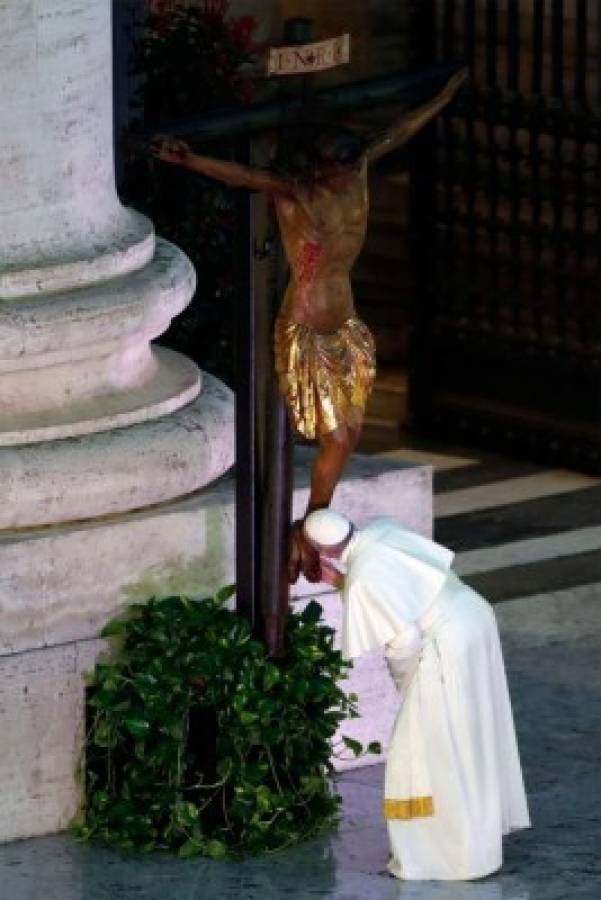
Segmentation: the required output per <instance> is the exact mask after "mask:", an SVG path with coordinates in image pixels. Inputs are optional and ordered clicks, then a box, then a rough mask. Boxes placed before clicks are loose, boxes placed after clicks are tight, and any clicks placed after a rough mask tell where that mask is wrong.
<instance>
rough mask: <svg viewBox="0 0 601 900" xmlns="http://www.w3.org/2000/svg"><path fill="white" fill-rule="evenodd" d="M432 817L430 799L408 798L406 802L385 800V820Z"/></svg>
mask: <svg viewBox="0 0 601 900" xmlns="http://www.w3.org/2000/svg"><path fill="white" fill-rule="evenodd" d="M433 815H434V801H433V800H432V797H410V798H409V799H408V800H385V801H384V818H385V819H418V818H422V817H425V816H433Z"/></svg>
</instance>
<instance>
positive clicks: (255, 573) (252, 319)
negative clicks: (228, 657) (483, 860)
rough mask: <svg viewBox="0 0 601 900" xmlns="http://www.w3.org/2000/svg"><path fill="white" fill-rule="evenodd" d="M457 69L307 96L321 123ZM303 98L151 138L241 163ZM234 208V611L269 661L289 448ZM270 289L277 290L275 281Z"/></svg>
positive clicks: (282, 599) (249, 255) (280, 617)
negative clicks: (213, 151) (232, 150)
mask: <svg viewBox="0 0 601 900" xmlns="http://www.w3.org/2000/svg"><path fill="white" fill-rule="evenodd" d="M458 69H459V66H454V65H444V66H436V67H432V68H430V69H428V70H427V71H421V72H414V73H411V74H408V73H406V72H398V73H396V74H393V75H386V76H381V77H377V78H370V79H366V80H362V81H357V82H354V83H352V84H344V85H339V86H336V87H329V88H325V89H321V90H311V92H310V93H311V103H312V105H315V106H316V107H318V108H319V112H320V115H321V116H322V117H323V115H324V114H331V115H332V116H334V115H335V114H340V113H345V112H350V111H352V112H358V111H360V110H362V109H366V108H369V109H370V110H371V109H373V108H374V107H376V106H384V105H400V104H403V103H405V104H412V103H419V102H423V101H424V100H426V99H427V98H429V97H430V96H432V95H433V94H435V93H436V92H437V91H438V90H439V89H440V88H441V87H442V86H443V84H444V83H445V82H446V81H447V80H448V78H449V77H450V76H451V75H452V74H453V73H454V72H455V71H457V70H458ZM308 93H309V92H308V91H307V90H306V89H303V90H301V91H300V92H297V93H296V95H295V94H293V95H292V96H283V97H279V98H278V99H276V100H271V101H269V102H266V103H261V104H256V105H254V106H247V107H240V108H235V109H224V110H219V111H217V112H214V113H211V114H209V115H207V116H205V117H203V118H202V119H192V120H186V121H176V122H165V123H163V124H162V125H161V128H160V131H161V132H168V133H170V134H172V135H174V136H176V137H179V138H185V139H187V140H191V141H192V142H193V143H195V144H200V143H209V142H211V141H213V140H216V139H224V138H227V139H230V140H232V142H233V143H234V144H235V147H236V152H237V155H238V157H239V158H241V160H242V161H246V162H248V161H250V160H251V158H252V148H253V141H254V138H255V137H257V136H258V135H260V134H261V133H264V132H266V131H273V130H276V131H277V129H278V128H281V127H282V126H283V125H284V124H288V125H290V124H291V123H294V122H295V121H299V120H300V119H303V118H305V119H306V118H307V94H308ZM148 137H150V135H149V136H148ZM139 143H140V149H141V150H142V152H145V150H146V149H147V148H148V144H147V142H146V141H145V138H144V136H143V135H141V136H140V142H139ZM240 208H241V221H242V223H243V227H241V228H240V231H239V234H240V240H239V245H238V258H239V264H240V273H239V274H240V286H241V293H242V294H243V296H242V300H241V303H240V308H239V310H238V312H237V323H236V333H237V339H236V358H237V367H236V368H237V397H236V580H237V609H238V612H239V613H240V614H241V615H244V616H245V617H246V618H247V619H249V621H250V622H251V623H252V625H253V629H254V631H255V634H256V635H257V636H259V637H261V638H262V639H264V640H266V642H267V645H268V647H269V650H270V652H272V653H274V654H277V653H279V652H280V651H281V647H282V635H283V626H284V622H285V616H286V613H287V607H288V582H287V572H286V562H287V559H286V557H287V554H286V544H287V532H288V528H289V524H290V515H291V509H290V505H291V491H292V484H291V465H292V440H291V436H290V431H289V428H288V425H287V417H286V410H285V406H284V403H283V400H282V399H281V398H280V397H279V394H278V391H277V383H276V377H275V373H274V371H273V361H272V357H273V353H272V347H271V333H272V332H271V327H270V328H269V329H265V328H264V327H263V328H262V327H261V318H260V317H261V315H264V314H265V308H266V306H267V305H268V304H267V303H266V299H267V298H262V303H257V302H256V300H255V297H254V292H253V285H254V275H253V269H254V265H255V251H256V240H255V224H254V213H253V200H252V198H251V197H250V196H249V195H248V194H244V195H243V196H242V199H241V201H240ZM277 280H278V278H277V277H276V281H277ZM279 281H280V284H279V285H278V288H281V287H282V285H281V281H282V279H281V277H280V278H279ZM271 314H272V316H273V315H274V314H275V309H272V310H271ZM263 324H264V323H263ZM270 325H271V323H270ZM267 332H268V333H269V335H270V337H269V339H267V340H265V339H263V340H262V339H261V338H260V335H265V334H267ZM259 373H261V377H262V378H265V373H267V377H266V380H267V382H268V383H267V386H266V388H265V397H266V398H267V400H266V403H265V404H264V406H265V408H263V409H259V404H258V402H257V386H258V383H259ZM261 431H262V433H260V432H261ZM259 449H261V451H262V455H263V458H262V459H261V458H260V454H259Z"/></svg>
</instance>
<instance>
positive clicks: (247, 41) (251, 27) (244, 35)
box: [230, 16, 257, 52]
mask: <svg viewBox="0 0 601 900" xmlns="http://www.w3.org/2000/svg"><path fill="white" fill-rule="evenodd" d="M256 27H257V20H256V19H255V17H254V16H240V18H239V19H235V20H234V21H233V22H232V24H231V25H230V34H231V36H232V40H233V41H234V43H235V44H237V46H238V47H239V48H240V50H244V51H246V52H248V51H250V49H251V47H252V36H253V32H254V31H255V29H256Z"/></svg>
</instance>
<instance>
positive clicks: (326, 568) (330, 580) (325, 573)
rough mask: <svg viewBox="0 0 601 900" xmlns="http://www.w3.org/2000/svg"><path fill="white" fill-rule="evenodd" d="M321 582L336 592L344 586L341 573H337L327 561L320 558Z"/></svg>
mask: <svg viewBox="0 0 601 900" xmlns="http://www.w3.org/2000/svg"><path fill="white" fill-rule="evenodd" d="M321 580H322V581H325V583H326V584H329V585H331V587H333V588H336V590H337V591H340V590H342V586H343V584H344V575H343V574H342V572H339V571H338V569H337V568H336V566H334V565H332V563H331V562H330V561H329V560H327V559H324V558H323V557H322V558H321Z"/></svg>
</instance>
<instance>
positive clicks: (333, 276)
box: [153, 20, 465, 656]
mask: <svg viewBox="0 0 601 900" xmlns="http://www.w3.org/2000/svg"><path fill="white" fill-rule="evenodd" d="M301 21H305V20H301ZM288 30H289V34H290V33H291V32H292V33H295V34H296V37H297V38H298V37H299V32H302V27H299V21H298V20H295V21H294V22H293V23H292V25H289V29H288ZM303 36H304V37H307V36H308V35H307V32H306V30H305V33H304V35H303ZM289 43H290V41H289ZM293 43H296V44H297V46H295V47H294V48H293V47H292V46H289V47H288V48H287V49H286V50H285V51H283V50H280V51H279V52H278V54H277V55H276V57H275V59H276V62H275V63H273V59H274V57H273V56H272V65H273V66H274V68H275V69H276V70H277V67H278V62H277V61H278V60H279V65H280V67H281V69H282V74H283V75H286V77H291V76H292V77H294V75H295V74H296V72H302V75H301V77H303V78H305V77H306V75H307V72H308V71H310V70H311V66H312V62H311V60H312V59H313V60H314V61H315V69H316V70H321V69H323V68H324V65H325V63H324V61H325V62H327V60H328V59H329V60H331V61H332V64H337V63H338V62H339V61H340V60H341V59H342V58H343V57H344V56H345V53H346V49H345V48H347V47H348V43H347V42H346V41H345V39H344V38H342V39H339V40H338V42H337V45H336V46H335V47H334V46H331V47H327V46H324V45H323V44H321V45H315V44H310V45H307V44H306V43H302V42H301V43H299V42H298V41H296V42H293ZM316 48H317V49H316ZM286 68H287V69H288V70H287V71H284V69H286ZM291 70H294V71H291ZM464 80H465V73H464V72H463V71H461V72H456V73H455V74H454V75H452V77H451V78H450V80H449V81H448V83H447V84H446V86H445V87H444V89H443V90H442V91H441V92H440V93H439V94H438V95H437V96H435V97H434V99H431V100H429V101H428V102H426V103H425V104H423V105H421V106H419V107H418V108H416V109H413V110H410V111H409V112H405V113H403V114H402V115H401V116H400V117H399V118H398V119H397V120H396V121H394V122H393V124H392V126H391V127H390V128H389V129H388V130H387V131H385V132H384V133H383V134H380V135H378V136H377V137H375V138H373V139H365V138H364V137H363V136H361V135H360V134H359V133H358V132H355V131H353V130H350V129H349V128H347V127H343V126H342V125H337V124H335V123H333V122H328V123H327V124H324V123H323V122H311V121H310V119H309V118H308V117H307V116H306V115H305V114H304V113H305V111H304V110H303V108H302V106H301V109H300V124H299V121H297V123H296V127H295V128H294V129H293V132H292V133H293V138H292V140H286V138H285V134H284V131H283V130H282V133H281V136H280V140H279V141H278V146H277V149H276V152H275V154H274V161H273V165H272V166H271V167H270V168H263V169H259V168H255V167H253V166H252V165H247V164H243V163H240V162H231V161H226V160H220V159H215V158H213V157H210V156H204V155H200V154H197V153H195V152H193V151H192V150H191V149H190V147H189V146H188V144H186V143H184V142H183V141H181V140H179V139H177V138H174V137H160V138H157V139H155V141H154V144H153V148H154V153H155V155H156V156H157V157H158V158H159V159H161V160H163V161H165V162H167V163H171V164H175V165H178V166H183V167H184V168H186V169H189V170H191V171H194V172H198V173H200V174H202V175H204V176H207V177H210V178H214V179H217V180H219V181H222V182H224V183H226V184H228V185H230V186H232V187H236V188H246V189H248V190H250V191H256V192H260V193H262V194H265V195H267V196H268V197H269V198H270V199H271V200H272V202H273V205H274V207H275V211H276V216H277V221H278V225H279V230H280V235H281V240H282V245H283V249H284V253H285V256H286V260H287V263H288V266H289V272H290V275H289V280H288V285H287V287H286V290H285V293H284V297H283V300H282V302H281V305H280V308H279V310H278V312H277V316H276V319H275V327H274V353H273V360H274V363H275V373H277V378H276V377H274V378H273V379H272V381H273V386H274V388H273V391H272V393H271V395H270V394H269V392H268V400H267V404H268V409H267V410H266V411H265V412H266V413H267V416H266V420H267V423H268V425H267V439H266V447H267V450H266V452H267V454H268V455H269V460H268V465H267V466H266V470H265V471H266V475H265V479H264V482H263V484H262V485H261V486H260V491H261V495H262V506H263V516H262V526H261V545H262V546H261V548H260V554H259V556H260V562H259V569H260V571H259V578H258V592H259V593H260V595H261V603H262V617H261V619H262V621H261V624H260V630H261V632H262V635H263V637H264V638H265V640H266V642H267V645H268V648H269V651H270V653H271V654H272V655H276V656H277V655H281V654H282V652H283V646H284V626H285V620H286V614H287V609H288V601H289V583H290V582H294V581H296V580H297V578H298V576H299V574H300V573H301V572H302V573H303V574H304V575H305V577H307V578H308V579H309V580H310V581H313V582H317V581H319V580H320V569H319V558H318V556H317V554H316V553H315V551H314V550H313V548H312V547H311V546H310V545H309V544H308V543H307V542H306V541H305V539H304V534H303V529H302V521H303V520H302V519H301V520H299V521H297V522H295V523H294V524H293V525H292V526H290V509H291V490H292V482H291V475H290V466H291V440H290V429H289V424H290V425H292V427H293V429H294V430H295V431H296V432H297V433H299V434H300V435H302V436H303V437H304V438H307V439H309V440H314V441H316V442H317V445H318V447H317V453H316V455H315V458H314V461H313V465H312V470H311V489H310V495H309V501H308V505H307V509H306V511H305V515H306V514H307V513H308V512H310V511H312V510H314V509H318V508H321V507H325V506H328V505H329V503H330V501H331V499H332V495H333V493H334V490H335V488H336V485H337V484H338V482H339V480H340V478H341V476H342V474H343V471H344V468H345V466H346V463H347V461H348V459H349V456H350V455H351V453H352V452H353V450H354V448H355V446H356V443H357V441H358V438H359V436H360V433H361V427H362V422H363V414H364V410H365V405H366V402H367V398H368V396H369V392H370V390H371V387H372V383H373V380H374V377H375V347H374V342H373V338H372V336H371V334H370V332H369V330H368V329H367V327H366V326H365V325H364V324H363V323H362V322H361V321H360V320H359V318H358V317H357V314H356V311H355V308H354V303H353V294H352V288H351V282H350V273H351V269H352V267H353V264H354V262H355V260H356V258H357V256H358V255H359V252H360V250H361V248H362V246H363V242H364V238H365V233H366V227H367V216H368V191H367V171H368V167H369V165H370V164H371V163H373V162H376V161H377V160H378V159H380V158H381V157H382V156H384V155H385V154H387V153H389V152H391V151H393V150H396V149H398V148H400V147H401V146H403V145H404V144H405V143H406V142H407V141H409V140H410V139H411V138H412V137H413V135H415V134H416V133H417V132H418V131H419V130H420V129H421V128H422V127H424V126H425V125H426V124H427V123H428V122H430V121H431V120H432V119H433V117H434V116H436V115H437V114H438V113H439V112H440V111H441V110H442V109H443V108H444V107H445V105H446V104H447V103H449V101H450V100H451V99H452V98H453V96H454V95H455V93H456V92H457V90H458V89H459V87H460V86H461V84H462V83H463V81H464ZM278 385H279V392H278V390H277V386H278Z"/></svg>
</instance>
